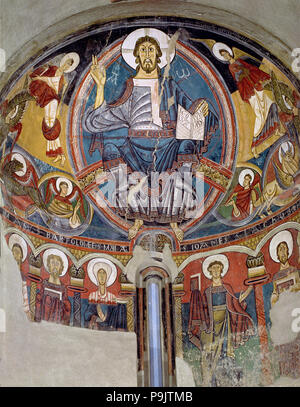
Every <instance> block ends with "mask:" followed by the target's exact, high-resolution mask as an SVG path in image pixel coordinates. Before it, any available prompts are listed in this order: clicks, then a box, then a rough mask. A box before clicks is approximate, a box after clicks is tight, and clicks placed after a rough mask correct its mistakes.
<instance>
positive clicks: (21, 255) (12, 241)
mask: <svg viewBox="0 0 300 407" xmlns="http://www.w3.org/2000/svg"><path fill="white" fill-rule="evenodd" d="M9 247H10V249H11V251H12V255H13V256H14V259H15V260H16V262H17V265H18V267H19V269H20V273H21V278H22V297H23V311H24V312H25V314H26V316H27V318H28V319H29V321H32V320H33V315H32V313H31V311H30V307H29V299H28V291H27V282H26V276H25V273H24V272H23V270H22V268H23V262H24V261H25V259H26V257H27V244H26V242H25V240H24V239H23V238H22V237H21V236H19V235H17V234H12V235H11V236H10V238H9Z"/></svg>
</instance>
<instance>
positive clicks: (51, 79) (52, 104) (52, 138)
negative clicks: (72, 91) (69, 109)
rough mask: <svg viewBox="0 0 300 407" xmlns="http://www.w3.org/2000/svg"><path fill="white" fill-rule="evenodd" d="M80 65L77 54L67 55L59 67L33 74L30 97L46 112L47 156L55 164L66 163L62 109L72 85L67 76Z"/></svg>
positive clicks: (49, 67) (50, 67)
mask: <svg viewBox="0 0 300 407" xmlns="http://www.w3.org/2000/svg"><path fill="white" fill-rule="evenodd" d="M79 61H80V58H79V55H78V54H77V53H76V52H70V53H68V54H66V55H65V56H64V57H63V58H62V59H61V61H60V64H59V66H55V65H49V66H48V65H45V66H41V67H38V68H37V69H35V70H34V71H33V72H32V73H31V74H30V79H31V82H30V84H29V93H30V95H31V96H33V97H34V98H35V100H36V103H37V105H39V106H40V107H41V108H43V109H44V118H43V122H42V133H43V136H44V137H45V139H46V140H47V149H46V155H47V156H48V157H50V158H52V159H53V162H58V161H61V165H62V166H63V165H64V163H65V159H66V157H65V155H64V152H63V149H62V146H61V143H60V139H59V136H60V133H61V123H60V120H59V116H60V111H61V105H62V102H63V98H64V95H65V93H66V90H67V87H68V85H69V83H68V82H67V80H66V74H69V73H70V72H73V71H74V70H75V69H76V67H77V66H78V64H79Z"/></svg>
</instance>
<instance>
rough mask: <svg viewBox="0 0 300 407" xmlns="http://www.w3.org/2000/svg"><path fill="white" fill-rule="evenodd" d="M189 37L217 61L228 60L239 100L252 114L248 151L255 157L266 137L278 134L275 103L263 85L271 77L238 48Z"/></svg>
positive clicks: (278, 127) (279, 130)
mask: <svg viewBox="0 0 300 407" xmlns="http://www.w3.org/2000/svg"><path fill="white" fill-rule="evenodd" d="M192 40H194V41H197V42H202V43H204V44H205V45H206V46H208V47H209V48H210V50H211V52H212V53H213V55H214V56H215V57H216V58H217V59H218V60H219V61H221V62H223V63H229V71H230V73H231V75H232V77H233V79H234V81H235V83H236V85H237V88H238V91H239V94H240V96H241V99H242V100H243V101H244V102H246V103H249V104H250V106H251V108H252V110H253V112H254V114H255V123H254V130H253V141H252V145H251V150H252V153H253V155H254V157H255V158H257V157H258V156H259V149H260V148H259V147H260V146H261V145H262V143H263V142H264V141H265V140H266V139H267V138H270V137H272V136H276V135H277V136H280V135H282V134H281V132H282V128H281V126H280V118H279V112H278V106H277V104H276V103H275V101H273V100H272V99H271V98H270V97H269V95H268V94H267V92H266V88H265V86H266V85H267V84H268V83H269V82H270V79H271V76H270V75H269V73H267V72H265V71H263V70H262V69H261V68H260V67H258V66H256V65H255V63H251V62H248V61H249V59H251V60H252V61H253V62H254V61H256V62H259V64H260V65H261V64H262V63H261V61H259V60H257V59H256V58H255V57H253V56H252V55H250V54H248V53H246V52H244V51H242V50H240V49H238V48H235V47H233V48H230V47H229V46H228V45H226V44H224V43H222V42H216V41H215V40H205V39H204V40H201V39H192ZM246 59H247V60H246Z"/></svg>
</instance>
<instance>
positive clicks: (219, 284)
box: [189, 255, 254, 387]
mask: <svg viewBox="0 0 300 407" xmlns="http://www.w3.org/2000/svg"><path fill="white" fill-rule="evenodd" d="M215 257H219V260H217V259H216V260H213V259H211V260H209V258H208V259H207V260H208V261H209V264H208V266H207V271H206V272H205V274H206V276H207V277H208V278H210V279H211V280H212V284H211V286H209V287H208V288H207V289H206V290H205V292H204V294H203V295H201V293H200V291H199V290H198V289H196V290H193V291H192V294H191V301H190V318H189V339H190V341H191V342H192V343H193V344H194V345H195V346H196V347H197V348H198V349H199V350H200V351H201V372H202V380H203V386H205V387H210V386H222V382H223V381H224V377H223V375H224V368H225V369H226V367H227V368H228V371H227V373H226V374H227V376H228V377H229V376H230V374H231V375H234V374H235V368H234V365H233V361H234V348H237V347H238V346H240V345H243V344H244V343H245V342H246V341H247V340H248V338H249V337H250V336H251V335H253V334H254V323H253V320H252V318H251V317H250V315H249V314H248V313H247V312H246V311H245V303H244V300H245V299H246V298H247V296H248V295H249V294H250V292H251V290H252V288H253V287H252V286H249V287H248V288H247V290H246V291H245V292H243V293H240V297H239V298H237V297H236V296H235V294H234V291H233V289H232V287H231V286H230V285H229V284H226V283H223V281H222V276H223V275H224V271H226V270H225V269H224V265H226V262H225V261H224V260H223V257H224V256H222V255H219V256H215ZM204 268H205V265H204V264H203V269H204ZM230 367H231V369H230ZM222 369H223V370H222ZM230 370H231V371H230ZM232 380H238V378H235V377H233V378H232Z"/></svg>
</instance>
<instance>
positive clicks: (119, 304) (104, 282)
mask: <svg viewBox="0 0 300 407" xmlns="http://www.w3.org/2000/svg"><path fill="white" fill-rule="evenodd" d="M88 274H89V276H90V278H91V280H92V281H93V283H94V284H97V285H98V289H97V290H96V291H92V292H91V293H90V295H89V306H88V308H87V310H86V312H85V319H86V321H87V323H88V327H89V328H90V329H99V330H112V329H116V330H127V320H126V305H125V303H124V300H122V299H120V298H117V297H116V296H115V295H114V294H112V293H111V292H110V291H108V289H107V288H108V287H109V286H111V285H112V284H113V283H114V282H115V279H116V276H117V270H116V267H115V265H114V264H113V263H111V262H110V261H108V260H106V259H93V260H91V261H90V263H89V265H88Z"/></svg>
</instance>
